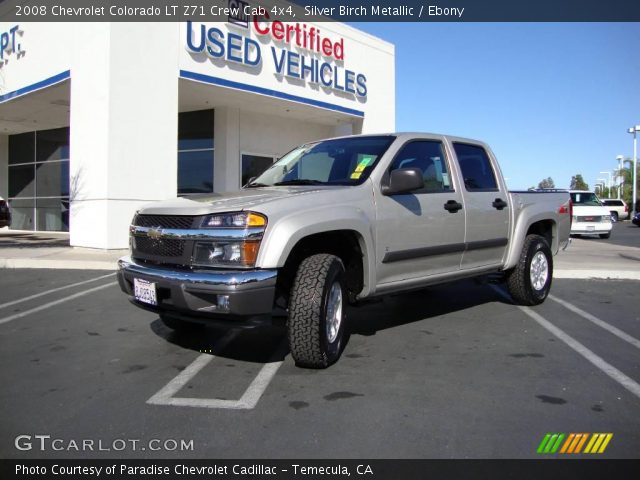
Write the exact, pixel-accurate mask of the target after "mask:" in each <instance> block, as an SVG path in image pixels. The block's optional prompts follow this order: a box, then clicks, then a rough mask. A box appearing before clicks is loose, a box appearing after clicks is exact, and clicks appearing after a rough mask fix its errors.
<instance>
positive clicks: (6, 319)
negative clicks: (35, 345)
mask: <svg viewBox="0 0 640 480" xmlns="http://www.w3.org/2000/svg"><path fill="white" fill-rule="evenodd" d="M117 284H118V282H109V283H107V284H105V285H100V286H98V287H93V288H90V289H89V290H83V291H82V292H78V293H74V294H73V295H69V296H68V297H64V298H61V299H59V300H55V301H53V302H49V303H45V304H44V305H40V306H39V307H35V308H32V309H30V310H25V311H24V312H18V313H16V314H14V315H9V316H8V317H4V318H0V325H1V324H3V323H7V322H10V321H11V320H16V319H17V318H22V317H25V316H27V315H31V314H32V313H36V312H40V311H42V310H46V309H47V308H50V307H54V306H56V305H59V304H61V303H64V302H68V301H69V300H73V299H74V298H78V297H82V296H84V295H88V294H89V293H92V292H96V291H98V290H102V289H103V288H107V287H111V286H113V285H117Z"/></svg>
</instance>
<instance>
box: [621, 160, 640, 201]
mask: <svg viewBox="0 0 640 480" xmlns="http://www.w3.org/2000/svg"><path fill="white" fill-rule="evenodd" d="M621 173H622V177H624V188H623V189H622V191H621V193H622V199H623V200H624V201H625V202H627V205H629V208H631V200H632V192H633V187H632V185H633V170H632V169H631V167H623V169H622V172H620V171H619V170H618V171H617V172H616V175H618V179H617V180H618V181H619V180H620V179H619V176H620V174H621ZM636 181H637V183H638V185H639V186H640V168H638V174H637V175H636Z"/></svg>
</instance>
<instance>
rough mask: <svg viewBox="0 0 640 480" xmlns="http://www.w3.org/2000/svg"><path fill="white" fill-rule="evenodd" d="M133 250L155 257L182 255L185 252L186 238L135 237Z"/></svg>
mask: <svg viewBox="0 0 640 480" xmlns="http://www.w3.org/2000/svg"><path fill="white" fill-rule="evenodd" d="M133 251H134V255H135V254H136V253H142V254H144V255H151V256H154V257H174V258H175V257H181V256H182V254H183V253H184V240H176V239H168V238H149V237H134V238H133Z"/></svg>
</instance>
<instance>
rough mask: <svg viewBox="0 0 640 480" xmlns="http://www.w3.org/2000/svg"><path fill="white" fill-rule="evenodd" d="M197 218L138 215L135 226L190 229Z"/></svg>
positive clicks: (134, 220) (134, 222) (134, 221)
mask: <svg viewBox="0 0 640 480" xmlns="http://www.w3.org/2000/svg"><path fill="white" fill-rule="evenodd" d="M195 218H196V217H191V216H176V215H136V217H135V218H134V219H133V224H134V225H137V226H139V227H160V228H177V229H189V228H191V227H192V226H193V222H194V219H195Z"/></svg>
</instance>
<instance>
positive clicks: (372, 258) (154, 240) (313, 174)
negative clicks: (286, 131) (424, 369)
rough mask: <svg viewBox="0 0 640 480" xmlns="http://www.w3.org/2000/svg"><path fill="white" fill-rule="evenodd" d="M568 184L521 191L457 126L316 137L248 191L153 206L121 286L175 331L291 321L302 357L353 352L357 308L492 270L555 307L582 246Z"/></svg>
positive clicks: (520, 296)
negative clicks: (566, 268)
mask: <svg viewBox="0 0 640 480" xmlns="http://www.w3.org/2000/svg"><path fill="white" fill-rule="evenodd" d="M570 228H571V202H570V198H569V194H568V193H566V192H557V193H555V192H554V193H546V192H532V193H527V192H509V191H508V190H507V188H506V185H505V182H504V179H503V178H502V174H501V172H500V168H499V167H498V163H497V162H496V160H495V157H494V155H493V154H492V152H491V150H490V149H489V147H488V146H487V145H486V144H484V143H482V142H479V141H476V140H469V139H466V138H458V137H451V136H446V135H433V134H423V133H397V134H388V135H358V136H349V137H342V138H335V139H329V140H324V141H318V142H313V143H308V144H305V145H302V146H300V147H298V148H296V149H294V150H292V151H291V152H289V153H288V154H286V155H285V156H283V157H282V158H281V159H280V160H279V161H277V162H276V163H274V165H273V166H272V167H271V168H269V169H268V170H267V171H266V172H264V173H263V174H262V175H260V176H259V177H258V178H255V179H252V180H251V181H250V182H249V183H248V184H247V185H245V187H244V188H243V189H242V190H241V191H239V192H234V193H228V194H223V195H205V196H190V197H189V198H178V199H176V200H171V201H166V202H159V203H154V204H151V205H148V206H146V207H144V208H142V209H140V210H139V211H138V212H137V213H136V215H135V217H134V218H133V221H132V225H131V227H130V233H131V242H130V244H131V254H130V256H128V257H125V258H122V259H120V260H119V271H118V281H119V283H120V287H121V288H122V290H123V291H124V292H125V293H126V294H127V295H128V296H129V297H130V299H131V301H132V302H133V303H134V304H135V305H137V306H139V307H142V308H145V309H148V310H152V311H154V312H156V313H158V314H159V316H160V318H161V320H162V321H163V322H164V323H165V324H166V325H167V326H169V327H171V328H174V329H180V328H184V327H187V326H189V325H192V324H193V323H194V322H196V323H215V324H217V325H223V326H228V327H230V328H234V327H247V326H253V325H259V324H262V323H264V322H270V321H271V320H272V319H273V318H277V315H275V317H274V312H276V313H277V312H280V313H281V314H282V316H286V329H287V337H288V341H289V347H290V351H291V354H292V357H293V359H294V360H295V362H296V364H297V365H299V366H302V367H310V368H326V367H327V366H329V365H330V364H331V363H333V362H335V361H336V360H337V359H338V358H339V357H340V354H341V352H342V350H343V348H344V343H345V338H346V337H345V335H344V332H345V323H346V320H345V319H346V307H347V304H351V305H357V304H358V303H360V302H363V301H365V300H366V299H369V298H372V297H376V296H381V295H385V294H389V293H392V292H399V291H405V290H410V289H419V288H423V287H425V286H428V285H434V284H438V283H443V282H449V281H451V280H456V279H461V278H467V277H475V276H480V275H486V274H492V273H493V274H499V275H500V276H501V277H503V278H504V280H505V281H506V284H507V286H508V289H509V292H510V294H511V296H512V297H513V299H514V300H515V301H516V302H518V303H520V304H523V305H535V304H539V303H541V302H543V301H544V300H545V298H546V297H547V295H548V293H549V289H550V287H551V280H552V275H553V255H554V254H555V253H557V252H558V249H559V248H562V247H565V246H566V245H567V243H568V241H569V231H570Z"/></svg>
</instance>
